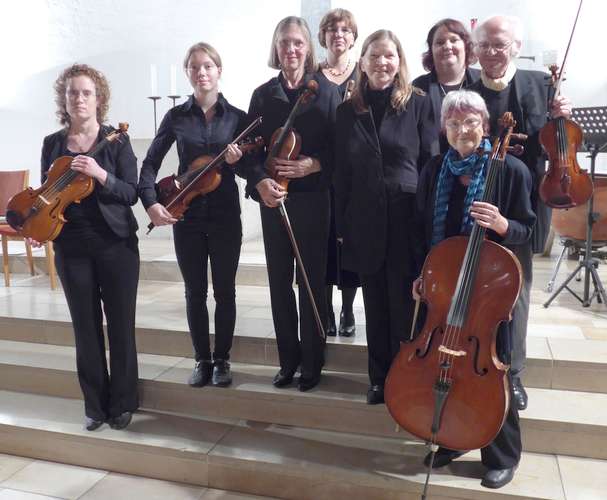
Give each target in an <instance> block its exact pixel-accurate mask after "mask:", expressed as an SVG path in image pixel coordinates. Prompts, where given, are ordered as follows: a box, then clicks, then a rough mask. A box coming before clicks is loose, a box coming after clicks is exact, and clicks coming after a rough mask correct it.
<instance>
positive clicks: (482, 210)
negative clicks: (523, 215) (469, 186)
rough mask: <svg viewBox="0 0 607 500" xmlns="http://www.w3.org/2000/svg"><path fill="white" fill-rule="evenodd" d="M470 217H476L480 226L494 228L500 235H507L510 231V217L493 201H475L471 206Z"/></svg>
mask: <svg viewBox="0 0 607 500" xmlns="http://www.w3.org/2000/svg"><path fill="white" fill-rule="evenodd" d="M470 217H472V218H474V219H475V220H476V222H478V224H479V226H482V227H485V228H487V229H492V230H493V231H495V232H496V233H497V234H499V235H500V236H505V235H506V232H507V231H508V219H506V218H505V217H504V216H503V215H502V214H500V211H499V210H498V208H497V207H496V206H495V205H492V204H491V203H485V202H483V201H475V202H474V203H472V207H471V208H470Z"/></svg>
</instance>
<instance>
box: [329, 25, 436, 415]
mask: <svg viewBox="0 0 607 500" xmlns="http://www.w3.org/2000/svg"><path fill="white" fill-rule="evenodd" d="M336 129H337V132H336V148H335V149H336V175H335V195H336V224H337V234H338V237H341V238H342V239H343V263H342V265H343V267H344V268H346V269H349V270H352V271H355V272H357V273H358V274H359V276H360V279H361V282H362V288H363V298H364V303H365V315H366V319H367V345H368V352H369V379H370V388H369V391H368V393H367V403H369V404H378V403H383V398H384V396H383V389H384V381H385V378H386V375H387V373H388V369H389V368H390V364H391V362H392V359H393V357H394V356H395V355H396V354H397V352H398V349H399V345H400V341H401V340H404V339H403V335H404V334H405V332H407V331H409V328H410V321H411V316H412V311H413V301H412V299H411V295H410V293H409V290H410V289H411V283H412V282H413V279H414V276H415V264H414V259H413V248H412V246H411V241H410V240H411V239H410V220H411V216H412V214H413V209H414V206H415V191H416V188H417V177H418V171H419V170H420V168H421V166H422V165H424V163H425V162H426V161H427V160H428V159H429V158H430V157H431V156H432V155H433V153H435V152H437V142H436V141H437V137H436V134H435V133H433V131H434V130H435V127H434V126H433V124H432V114H431V107H430V106H429V102H428V99H427V98H426V97H425V95H424V94H423V92H421V91H419V90H417V89H415V88H414V87H413V86H412V85H411V84H410V83H409V74H408V70H407V63H406V60H405V54H404V52H403V49H402V46H401V44H400V42H399V40H398V38H397V37H396V35H394V33H392V32H391V31H388V30H379V31H376V32H375V33H373V34H372V35H370V36H369V37H368V38H367V39H366V40H365V42H364V43H363V46H362V52H361V59H360V68H359V72H358V78H357V83H356V87H355V88H354V92H353V95H352V98H351V99H350V100H349V101H346V102H345V103H343V104H342V105H341V106H339V108H338V110H337V125H336Z"/></svg>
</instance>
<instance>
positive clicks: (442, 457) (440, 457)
mask: <svg viewBox="0 0 607 500" xmlns="http://www.w3.org/2000/svg"><path fill="white" fill-rule="evenodd" d="M463 454H464V453H463V452H461V451H455V450H449V449H447V448H439V449H438V451H437V452H436V454H435V455H434V462H432V468H433V469H438V468H440V467H444V466H445V465H449V464H450V463H451V462H453V460H455V459H456V458H459V457H461V456H462V455H463ZM431 456H432V453H428V454H427V455H426V456H425V457H424V465H425V466H426V467H429V466H430V458H431Z"/></svg>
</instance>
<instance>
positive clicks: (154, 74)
mask: <svg viewBox="0 0 607 500" xmlns="http://www.w3.org/2000/svg"><path fill="white" fill-rule="evenodd" d="M150 91H151V92H152V97H154V96H157V95H158V68H156V65H155V64H150Z"/></svg>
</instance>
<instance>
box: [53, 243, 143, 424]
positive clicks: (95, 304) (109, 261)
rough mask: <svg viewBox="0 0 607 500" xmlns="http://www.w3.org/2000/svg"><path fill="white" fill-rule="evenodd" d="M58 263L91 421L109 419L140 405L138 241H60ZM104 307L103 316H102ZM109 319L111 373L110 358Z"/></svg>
mask: <svg viewBox="0 0 607 500" xmlns="http://www.w3.org/2000/svg"><path fill="white" fill-rule="evenodd" d="M55 264H56V266H57V273H58V274H59V278H60V279H61V284H62V286H63V290H64V292H65V297H66V299H67V304H68V307H69V310H70V315H71V317H72V323H73V327H74V335H75V339H76V364H77V369H78V380H79V382H80V387H81V388H82V393H83V395H84V408H85V413H86V415H87V416H88V417H91V418H93V419H95V420H105V419H106V418H108V417H109V418H111V417H116V416H118V415H120V414H121V413H122V412H125V411H135V410H136V409H137V408H138V406H139V399H138V395H137V379H138V373H137V349H136V345H135V305H136V299H137V284H138V281H139V250H138V248H137V238H136V236H135V235H133V236H132V237H131V238H130V239H128V240H123V239H112V240H110V241H100V240H98V239H92V240H87V239H85V240H81V241H78V242H75V241H74V242H58V243H57V244H56V245H55ZM102 307H103V312H102ZM103 313H105V318H106V321H107V336H108V340H109V349H110V373H111V376H110V374H108V370H107V362H106V357H105V339H104V336H103V325H102V321H103Z"/></svg>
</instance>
